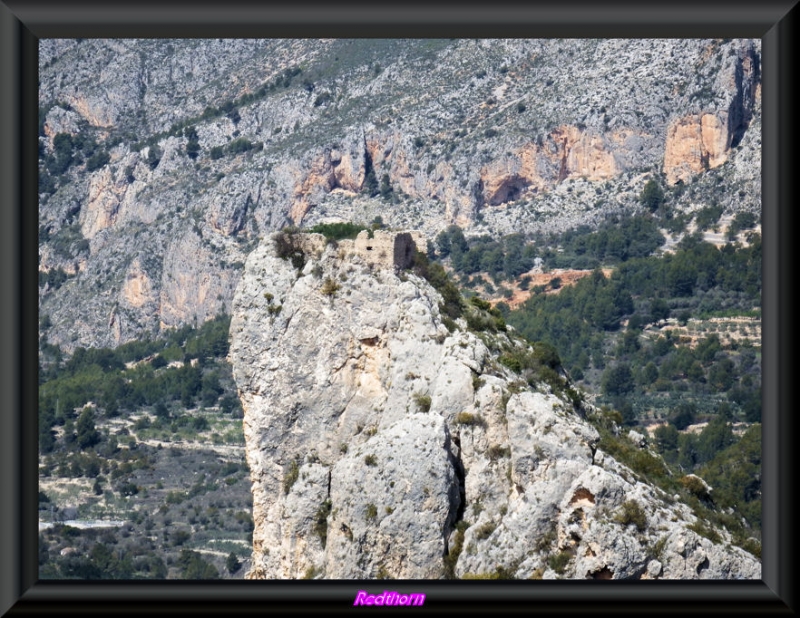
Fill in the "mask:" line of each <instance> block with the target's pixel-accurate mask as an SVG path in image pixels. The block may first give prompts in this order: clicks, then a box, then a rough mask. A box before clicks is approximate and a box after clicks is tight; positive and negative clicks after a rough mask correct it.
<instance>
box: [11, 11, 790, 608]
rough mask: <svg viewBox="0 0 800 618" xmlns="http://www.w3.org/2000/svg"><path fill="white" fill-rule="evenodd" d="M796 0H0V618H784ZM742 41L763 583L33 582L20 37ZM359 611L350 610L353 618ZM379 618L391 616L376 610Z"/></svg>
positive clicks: (28, 186)
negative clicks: (747, 51) (769, 616)
mask: <svg viewBox="0 0 800 618" xmlns="http://www.w3.org/2000/svg"><path fill="white" fill-rule="evenodd" d="M796 4H797V0H784V1H768V2H760V3H753V2H748V3H732V2H719V1H710V0H697V1H693V2H686V1H685V0H680V1H675V0H673V1H671V2H668V3H667V2H664V1H663V0H658V1H657V2H655V3H650V2H647V3H644V2H642V3H620V2H615V3H613V4H612V3H609V2H605V1H602V0H601V1H598V2H590V1H589V0H584V1H576V0H561V1H560V2H538V3H537V2H528V3H525V4H492V5H490V4H488V3H485V4H483V5H480V6H472V5H465V6H462V7H457V8H455V7H449V6H447V5H439V4H434V3H427V4H410V3H404V4H402V5H399V4H392V5H383V4H379V3H377V2H375V3H372V4H344V5H338V4H333V3H325V4H324V3H318V4H311V3H308V2H293V3H291V4H290V5H280V4H268V3H263V2H261V3H255V2H242V1H241V0H230V1H228V2H224V3H220V2H216V3H207V4H202V3H201V4H198V3H186V2H183V3H182V2H175V1H174V0H163V1H159V2H153V1H152V0H146V1H142V0H140V1H138V2H130V1H129V0H125V1H122V2H116V3H113V4H111V3H106V2H97V1H95V0H84V1H83V2H80V3H78V2H71V1H65V2H53V1H50V2H47V1H42V0H33V1H30V0H29V1H23V0H19V1H15V0H0V235H2V237H1V238H0V252H2V260H0V268H2V281H3V284H4V288H5V290H6V293H5V294H4V295H3V296H2V300H0V306H1V307H2V320H1V321H0V324H2V336H3V344H2V347H1V348H0V354H1V355H2V371H0V381H1V382H0V383H1V384H2V387H1V388H0V393H2V395H0V396H2V415H0V475H2V484H1V485H0V492H2V494H0V495H1V497H2V500H0V561H1V562H0V564H2V578H0V614H8V615H22V614H65V613H81V614H91V613H103V614H112V615H113V614H123V613H125V614H136V615H142V614H145V613H146V612H150V611H159V612H167V613H183V614H204V615H215V614H236V613H242V614H244V613H247V614H265V613H267V614H269V613H275V612H278V611H280V612H281V613H285V612H297V611H300V610H307V611H315V612H319V613H338V612H346V611H357V610H356V608H353V606H352V605H353V600H354V599H355V596H356V593H357V591H358V590H359V589H362V588H363V589H367V590H368V591H370V592H371V593H375V592H381V591H383V590H384V589H387V590H399V591H406V590H407V591H411V592H424V593H425V594H426V595H427V599H426V602H425V605H424V607H418V608H414V610H413V611H415V612H419V613H430V612H432V611H433V612H442V613H451V612H453V613H455V612H458V613H481V614H483V613H491V612H497V611H503V612H508V613H517V612H519V613H523V612H524V613H532V614H538V615H542V614H561V613H575V612H582V613H586V614H597V613H602V614H608V613H615V614H618V613H641V612H646V613H650V612H653V613H660V614H664V613H666V614H670V613H675V614H677V613H679V612H686V611H700V612H703V613H724V614H743V613H744V614H753V615H756V614H762V613H770V612H774V613H787V614H788V613H794V609H795V606H796V602H795V594H794V589H793V588H794V583H795V581H796V580H795V579H794V577H795V572H794V561H793V560H792V558H793V557H794V551H793V550H794V546H795V543H794V537H795V533H794V528H795V526H794V522H793V521H792V519H791V515H792V513H791V511H792V508H791V497H792V496H793V494H794V492H793V490H794V489H795V485H794V478H795V477H794V469H795V468H794V460H795V458H794V450H793V446H794V445H793V444H792V439H793V437H794V419H793V412H794V410H793V408H792V401H793V400H792V398H791V395H792V387H791V383H792V373H793V372H792V369H793V362H792V357H793V349H792V347H793V343H794V336H793V335H794V318H795V316H794V315H793V313H792V311H793V309H794V305H793V303H792V302H791V294H792V287H793V285H792V284H793V272H792V269H791V265H792V263H793V258H794V253H795V252H794V245H795V242H793V240H794V239H793V238H792V234H793V232H794V230H795V226H794V219H793V214H794V213H793V210H794V208H796V202H795V200H794V199H793V198H794V196H795V194H796V190H795V184H796V179H795V175H796V170H797V166H796V165H795V164H794V157H793V152H792V150H793V149H794V148H796V146H795V144H797V143H798V140H797V137H798V136H797V121H796V114H797V111H796V109H795V106H794V105H793V103H795V102H796V101H795V98H794V96H793V89H792V86H793V85H794V83H793V82H794V80H795V76H796V73H797V65H796V64H795V63H794V57H795V55H796V53H793V52H796V51H797V49H796V48H797V44H796V40H797V37H798V34H800V32H798V27H797V23H798V10H799V9H798V8H797V6H796ZM167 36H169V37H198V38H199V37H240V38H245V37H282V38H284V37H285V38H290V37H316V36H326V37H329V36H369V37H397V36H413V37H429V36H435V37H442V36H446V37H525V38H533V37H567V38H569V37H576V38H577V37H581V38H583V37H590V38H606V37H626V38H627V37H630V38H642V37H714V38H716V37H742V38H761V39H762V54H763V73H762V96H763V99H762V100H763V144H764V147H763V158H762V165H763V168H762V187H763V188H762V196H763V215H762V230H763V238H764V243H763V252H764V253H763V265H764V266H763V290H764V295H763V309H762V316H763V331H762V332H763V364H762V367H763V392H764V400H763V427H764V431H763V436H764V438H763V440H764V441H763V479H764V480H763V502H764V516H763V576H762V577H763V579H762V580H761V581H736V582H727V581H725V582H723V581H710V582H709V581H704V582H695V581H636V582H625V581H604V582H601V581H585V582H584V581H574V580H573V581H551V582H523V581H509V582H480V581H471V582H429V581H424V582H391V583H390V582H380V583H378V582H374V581H373V582H347V581H319V582H299V581H298V582H295V581H267V582H260V581H259V582H256V581H224V582H222V581H220V582H177V581H156V582H151V581H148V582H141V581H134V582H106V581H102V582H85V581H39V580H38V576H37V570H38V565H37V538H38V536H37V530H36V527H35V522H36V519H37V518H36V512H37V484H38V483H37V447H38V443H37V431H36V425H37V408H36V405H37V404H36V401H37V400H36V390H37V352H36V349H37V346H36V341H37V337H38V319H37V317H38V316H37V309H36V307H37V283H36V281H37V278H36V273H35V269H36V255H37V245H38V240H37V229H38V226H37V221H36V218H37V211H38V206H37V196H36V186H37V182H36V174H37V171H36V168H37V164H36V161H37V151H36V138H35V136H36V134H37V119H36V112H35V110H36V108H37V105H36V99H37V94H36V93H37V70H38V66H37V60H36V58H37V41H38V39H40V38H48V37H63V38H72V37H103V38H105V37H109V38H111V37H167ZM358 609H359V610H361V611H364V610H365V608H358ZM383 611H395V610H383Z"/></svg>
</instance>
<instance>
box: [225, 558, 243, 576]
mask: <svg viewBox="0 0 800 618" xmlns="http://www.w3.org/2000/svg"><path fill="white" fill-rule="evenodd" d="M241 567H242V563H241V562H239V558H238V557H237V556H236V554H235V553H234V552H231V553H230V554H228V558H227V559H226V560H225V568H226V569H227V570H228V573H230V574H231V575H233V574H234V573H236V571H238V570H239V569H240V568H241Z"/></svg>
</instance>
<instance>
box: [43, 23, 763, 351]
mask: <svg viewBox="0 0 800 618" xmlns="http://www.w3.org/2000/svg"><path fill="white" fill-rule="evenodd" d="M759 64H760V47H759V42H758V41H741V40H726V41H721V40H707V39H705V40H701V39H698V40H687V41H677V40H647V39H643V40H613V39H612V40H569V41H564V40H446V41H443V40H403V41H386V40H371V39H363V40H324V41H319V40H314V41H312V40H265V41H256V40H202V41H200V40H95V39H84V40H43V41H42V42H41V46H40V84H41V87H40V92H39V103H40V178H39V180H40V183H39V191H40V209H39V226H40V228H39V232H40V252H39V253H40V255H39V269H40V272H41V273H42V280H41V283H42V286H41V294H40V309H41V311H42V313H45V314H47V315H48V316H49V318H50V321H49V325H48V327H47V333H48V336H49V338H50V340H51V342H52V343H57V344H59V345H60V346H62V347H63V348H64V349H65V350H66V351H68V352H69V351H71V350H73V349H74V348H76V347H80V346H84V347H86V346H98V347H102V346H114V345H118V344H120V343H124V342H127V341H131V340H134V339H137V338H139V337H140V336H142V335H143V334H145V333H150V334H153V335H154V334H156V333H158V332H160V331H161V330H163V329H165V328H170V327H178V326H181V325H183V324H186V323H192V322H193V321H194V320H195V319H197V320H200V321H204V320H206V319H209V318H211V317H213V316H214V315H216V314H217V313H220V312H224V311H225V310H226V309H229V308H230V302H231V299H232V296H233V291H234V289H235V287H236V284H237V282H238V279H239V277H240V276H241V267H242V264H243V263H244V260H245V257H246V255H247V253H248V252H249V251H250V250H251V249H252V248H253V246H254V244H255V242H257V238H258V237H259V236H263V235H267V234H268V233H269V232H271V231H273V230H275V229H278V228H280V227H282V226H284V225H286V224H287V223H293V224H296V225H303V226H312V225H314V224H316V223H319V222H324V221H327V220H347V221H355V222H359V223H362V224H369V223H370V222H371V221H372V220H373V219H374V218H375V217H376V216H380V217H382V219H383V221H384V222H385V223H386V224H387V225H391V226H395V227H402V226H411V227H414V228H417V229H421V230H423V231H424V232H425V233H426V235H427V236H428V237H429V238H433V237H434V236H436V234H438V233H439V232H440V231H441V230H443V229H445V228H446V227H447V226H448V225H450V224H453V223H457V224H459V225H461V226H462V227H464V228H465V229H467V230H468V231H469V233H470V234H473V233H477V234H489V235H491V236H494V237H496V236H498V235H503V234H509V233H512V232H525V233H535V232H537V231H539V232H541V231H544V232H548V231H563V230H566V229H570V228H573V227H575V226H577V225H579V224H588V225H596V224H597V223H599V222H602V221H603V220H605V218H606V216H607V215H608V214H613V213H630V212H631V211H636V210H638V209H640V208H641V205H640V204H639V202H638V199H637V198H638V196H639V194H640V193H641V191H642V188H643V187H644V185H645V184H646V183H647V181H648V179H651V178H657V179H659V182H661V184H662V185H664V186H675V185H676V184H678V183H683V185H684V186H685V187H686V188H687V192H686V194H685V196H684V197H683V198H681V199H680V200H679V201H678V203H677V204H676V208H677V211H678V214H681V213H684V212H687V213H690V212H694V211H695V210H697V209H699V208H701V207H702V206H704V205H711V204H712V202H713V203H714V204H717V205H719V206H720V207H722V208H723V209H724V211H725V213H727V214H731V213H735V212H739V211H748V212H753V213H757V212H758V211H759V208H760V201H759V193H760V175H759V169H758V168H759V162H760V136H759V130H760V128H759V127H760V86H759V84H760V69H759ZM710 173H715V174H716V176H714V178H722V179H723V182H722V183H721V184H716V183H712V182H707V181H706V180H704V179H705V178H706V177H707V176H708V175H709V174H710ZM373 197H379V198H380V199H378V200H374V199H368V198H373Z"/></svg>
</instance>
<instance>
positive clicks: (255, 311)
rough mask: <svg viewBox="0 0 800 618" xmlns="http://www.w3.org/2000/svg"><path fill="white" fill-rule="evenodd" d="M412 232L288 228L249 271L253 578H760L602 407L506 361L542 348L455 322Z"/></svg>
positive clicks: (240, 331)
mask: <svg viewBox="0 0 800 618" xmlns="http://www.w3.org/2000/svg"><path fill="white" fill-rule="evenodd" d="M409 238H411V236H410V235H408V234H405V235H404V234H396V235H395V234H392V233H388V232H384V233H377V232H376V234H375V237H374V238H373V239H369V238H368V236H367V234H366V233H362V236H360V237H359V238H358V239H356V240H355V241H351V240H344V241H339V242H338V243H336V242H326V241H325V238H324V237H323V236H321V235H316V234H302V233H295V234H289V233H279V234H277V235H276V236H275V237H269V238H267V239H265V240H264V241H263V242H262V243H261V244H260V245H259V246H258V247H257V248H256V249H255V250H254V251H253V252H252V253H251V254H250V256H249V257H248V259H247V263H246V266H245V272H244V276H243V277H242V279H241V281H240V282H239V286H238V288H237V291H236V295H235V297H234V304H233V316H232V321H231V351H230V358H231V361H232V364H233V372H234V377H235V379H236V382H237V385H238V389H239V393H240V397H241V401H242V405H243V408H244V411H245V417H244V429H245V438H246V444H247V460H248V463H249V467H250V470H251V479H252V487H253V517H254V522H255V530H254V532H253V568H252V570H251V571H250V573H249V574H248V576H249V577H250V578H300V577H322V578H378V577H395V578H408V579H414V578H426V579H437V578H444V577H465V576H470V575H477V576H480V575H492V574H497V573H499V572H502V573H504V574H505V575H507V576H513V577H516V578H529V577H534V578H557V577H565V578H578V579H583V578H599V579H603V578H605V579H625V578H641V579H648V578H649V579H655V578H660V579H673V578H681V579H682V578H686V579H698V578H759V577H760V563H759V561H758V560H757V559H756V558H755V557H753V556H752V555H751V554H748V553H747V552H745V551H743V550H741V549H739V548H736V547H733V546H731V545H729V544H727V543H725V542H724V541H729V539H728V538H727V532H725V531H724V530H722V531H720V532H719V534H720V537H721V538H722V540H723V542H722V543H716V544H715V543H712V542H711V541H709V540H708V539H706V538H704V537H702V536H700V535H699V534H698V533H697V532H696V531H695V530H697V529H700V528H699V522H698V521H697V517H696V516H695V515H694V514H693V512H692V510H691V509H690V508H689V507H688V506H686V505H683V504H681V503H679V502H677V501H675V500H674V499H673V498H672V497H670V496H667V495H666V494H664V492H663V491H661V490H659V489H657V488H654V487H652V486H650V485H647V484H645V483H643V482H641V481H640V480H638V479H637V476H636V474H634V473H633V472H632V471H631V470H629V469H628V468H626V467H625V466H623V465H621V464H619V463H618V462H617V461H615V460H614V459H613V458H612V457H610V456H609V455H607V454H606V453H604V452H603V451H602V449H601V448H599V447H598V439H599V435H598V432H597V430H596V429H595V428H594V427H593V426H592V425H591V424H589V423H588V422H587V421H586V420H585V418H584V416H585V414H586V413H587V411H589V412H591V409H590V408H589V407H582V408H580V409H576V408H575V407H574V403H573V399H571V398H569V397H567V396H566V395H565V394H564V392H563V391H562V390H561V389H560V387H559V388H556V386H553V384H554V383H553V382H552V381H551V382H550V383H549V384H550V385H548V383H546V382H545V381H544V379H542V380H538V381H537V380H533V381H532V383H533V386H530V385H529V383H528V382H526V381H524V380H520V376H519V375H518V374H516V373H514V372H513V371H511V370H510V369H508V368H507V365H508V363H505V364H504V363H502V362H500V361H499V358H500V355H503V354H504V355H508V354H513V353H526V350H527V351H530V350H529V348H528V346H527V344H526V343H524V342H523V341H522V340H521V339H519V338H518V337H517V336H515V335H514V333H513V332H511V331H508V332H505V331H503V330H502V329H501V330H498V331H497V332H490V331H483V332H479V333H476V332H472V331H470V330H468V328H467V322H466V321H465V320H464V319H463V318H458V319H457V320H456V322H455V327H454V325H453V323H452V322H448V319H449V318H448V319H445V316H444V315H443V314H442V313H441V310H440V303H441V302H442V297H441V296H440V294H439V293H438V292H436V291H435V290H434V289H433V288H432V287H431V286H430V285H429V284H428V283H427V282H426V281H425V280H424V279H422V278H420V277H418V276H417V275H415V274H413V272H412V271H408V270H403V268H402V267H405V266H408V265H409V262H408V260H407V255H408V246H409V245H408V242H409ZM368 240H369V241H370V242H367V241H368ZM398 246H401V247H404V249H403V251H400V252H399V253H393V252H392V249H393V248H396V247H398ZM367 247H371V248H367ZM376 250H377V251H379V252H383V253H384V254H385V256H384V257H383V258H381V259H379V260H378V259H376V253H375V251H376ZM395 256H396V257H395ZM446 324H449V325H450V328H448V326H447V325H446ZM451 329H452V330H451ZM543 375H544V374H543ZM551 375H552V374H551ZM559 383H560V382H559ZM695 524H697V525H695ZM690 526H691V527H692V528H694V529H692V528H690Z"/></svg>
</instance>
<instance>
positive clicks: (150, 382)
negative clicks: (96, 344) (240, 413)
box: [39, 315, 238, 453]
mask: <svg viewBox="0 0 800 618" xmlns="http://www.w3.org/2000/svg"><path fill="white" fill-rule="evenodd" d="M229 325H230V317H229V316H226V315H221V316H218V317H217V318H215V319H213V320H210V321H208V322H206V323H205V324H203V325H202V326H200V327H199V328H194V327H192V326H184V327H182V328H180V329H177V330H173V331H171V332H170V333H168V334H167V335H166V336H165V337H163V338H160V339H157V340H151V339H145V340H141V341H133V342H130V343H127V344H124V345H121V346H119V347H118V348H116V349H110V348H77V349H76V350H75V351H74V352H73V354H72V356H70V357H69V358H68V359H66V360H63V356H64V355H63V354H62V353H61V351H60V349H58V348H57V346H52V345H49V344H45V346H43V355H42V356H43V357H44V358H46V359H47V360H46V361H45V363H44V366H42V362H41V360H40V367H41V369H40V386H39V447H40V450H41V452H42V453H48V452H51V451H52V450H53V448H54V447H55V446H56V442H55V437H54V431H53V428H54V426H62V427H65V429H69V431H66V432H65V433H66V435H67V440H68V441H70V444H71V443H72V442H71V439H70V438H71V436H72V435H73V434H74V435H76V436H77V440H76V445H77V447H78V448H80V449H82V450H83V449H86V448H89V447H91V446H94V445H95V444H97V442H98V441H99V436H98V435H96V434H95V433H93V430H94V422H93V421H94V418H93V414H94V413H93V412H91V408H86V410H84V412H82V413H81V416H80V417H79V418H78V425H77V434H75V432H74V431H73V429H72V427H71V425H72V423H74V420H75V412H74V410H76V409H80V408H82V407H83V406H85V405H86V404H87V403H88V402H92V403H94V404H95V406H97V408H98V410H99V411H100V412H102V413H103V414H105V415H106V416H107V417H113V416H118V415H120V414H123V413H126V412H130V411H135V410H137V409H140V408H143V407H151V408H152V409H153V410H154V411H155V412H156V415H157V416H160V417H165V418H169V417H170V415H171V412H170V410H171V409H173V408H175V409H179V408H190V407H192V406H195V405H198V404H199V405H203V406H206V407H208V406H214V405H220V407H221V408H222V410H223V411H224V412H226V413H231V412H233V411H234V410H235V409H236V408H237V406H238V399H236V397H235V394H234V393H232V392H227V393H226V391H225V388H224V387H223V385H222V378H223V374H225V376H226V378H227V373H228V372H229V368H228V367H227V366H226V361H225V357H226V356H227V353H228V345H229V344H228V329H229ZM193 361H194V362H193ZM128 363H135V364H134V365H133V366H131V367H128V365H127V364H128ZM172 363H175V364H174V365H172ZM228 381H229V378H228ZM87 411H88V412H87Z"/></svg>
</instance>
